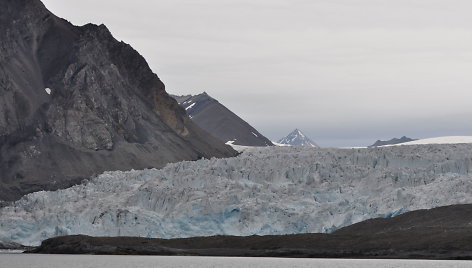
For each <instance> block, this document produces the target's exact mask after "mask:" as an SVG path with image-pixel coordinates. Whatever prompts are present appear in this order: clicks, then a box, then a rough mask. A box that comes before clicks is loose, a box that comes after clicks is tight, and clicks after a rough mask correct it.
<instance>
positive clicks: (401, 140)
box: [369, 136, 416, 147]
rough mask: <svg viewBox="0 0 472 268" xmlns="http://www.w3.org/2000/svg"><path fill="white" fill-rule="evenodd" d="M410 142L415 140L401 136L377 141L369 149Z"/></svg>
mask: <svg viewBox="0 0 472 268" xmlns="http://www.w3.org/2000/svg"><path fill="white" fill-rule="evenodd" d="M410 141H416V139H412V138H408V137H407V136H403V137H401V138H399V139H398V138H393V139H391V140H387V141H384V140H377V141H376V142H375V143H374V144H372V145H371V146H369V147H377V146H384V145H394V144H400V143H405V142H410Z"/></svg>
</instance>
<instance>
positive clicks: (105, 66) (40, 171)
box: [0, 0, 235, 200]
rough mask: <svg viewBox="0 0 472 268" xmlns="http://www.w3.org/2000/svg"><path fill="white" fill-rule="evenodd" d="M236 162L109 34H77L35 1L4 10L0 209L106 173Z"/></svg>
mask: <svg viewBox="0 0 472 268" xmlns="http://www.w3.org/2000/svg"><path fill="white" fill-rule="evenodd" d="M233 155H235V151H233V150H232V149H231V148H229V147H228V146H226V145H224V144H223V143H221V142H220V141H219V140H217V139H215V138H213V137H211V136H210V135H208V134H207V133H206V132H205V131H203V130H201V129H200V128H199V127H197V126H196V125H195V124H194V123H192V122H191V120H190V119H189V118H188V116H187V115H186V113H185V111H184V110H183V109H182V108H180V107H179V105H178V104H177V102H176V101H175V100H174V99H172V98H171V97H169V96H168V95H167V93H166V92H165V88H164V84H163V83H162V82H161V80H160V79H159V78H158V77H157V75H156V74H154V73H152V71H151V70H150V68H149V66H148V64H147V63H146V61H145V60H144V58H143V57H142V56H141V55H139V54H138V53H137V52H136V51H135V50H134V49H133V48H132V47H131V46H129V45H128V44H125V43H123V42H118V41H117V40H115V39H114V38H113V36H112V35H111V33H110V32H109V31H108V29H107V28H106V27H105V26H103V25H100V26H97V25H92V24H87V25H85V26H82V27H77V26H73V25H72V24H70V23H69V22H67V21H65V20H63V19H61V18H58V17H56V16H55V15H54V14H52V13H51V12H49V11H48V10H47V9H46V8H45V6H44V5H43V4H42V3H41V1H39V0H2V1H1V2H0V200H15V199H18V198H19V197H21V196H22V195H24V194H26V193H29V192H33V191H38V190H44V189H46V190H51V189H58V188H63V187H68V186H71V185H72V184H75V183H78V182H80V181H81V180H83V179H85V178H88V177H89V176H91V175H94V174H99V173H101V172H103V171H105V170H128V169H133V168H134V169H142V168H147V167H162V166H164V165H165V164H166V163H169V162H175V161H180V160H194V159H198V158H201V157H213V156H216V157H227V156H233Z"/></svg>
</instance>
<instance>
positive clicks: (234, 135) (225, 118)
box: [171, 92, 273, 146]
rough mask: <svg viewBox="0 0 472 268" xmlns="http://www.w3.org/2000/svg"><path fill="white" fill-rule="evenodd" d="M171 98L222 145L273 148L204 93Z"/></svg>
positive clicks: (252, 129) (244, 122) (265, 139)
mask: <svg viewBox="0 0 472 268" xmlns="http://www.w3.org/2000/svg"><path fill="white" fill-rule="evenodd" d="M171 96H172V97H173V98H174V99H176V100H177V102H178V103H179V105H180V106H182V107H183V108H184V109H185V110H186V111H187V113H188V115H189V116H190V118H191V119H192V120H193V121H194V122H195V123H196V124H197V125H198V126H199V127H201V128H202V129H204V130H206V131H207V132H209V133H210V134H212V135H213V136H215V137H216V138H218V139H220V140H221V141H222V142H224V143H227V142H232V143H233V144H235V145H242V146H273V144H272V142H271V141H270V140H269V139H267V138H266V137H264V136H263V135H262V134H261V133H260V132H259V131H257V130H256V129H255V128H254V127H252V126H251V125H249V124H248V123H247V122H246V121H244V120H243V119H242V118H241V117H239V116H238V115H236V114H235V113H233V112H232V111H231V110H229V109H228V108H227V107H225V106H224V105H223V104H221V103H220V102H219V101H218V100H216V99H214V98H212V97H211V96H210V95H208V93H206V92H203V93H201V94H197V95H183V96H177V95H171Z"/></svg>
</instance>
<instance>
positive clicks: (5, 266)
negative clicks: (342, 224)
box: [0, 254, 472, 268]
mask: <svg viewBox="0 0 472 268" xmlns="http://www.w3.org/2000/svg"><path fill="white" fill-rule="evenodd" d="M0 267H1V268H25V267H28V268H56V267H61V268H62V267H64V268H89V267H100V268H148V267H153V268H154V267H156V268H160V267H162V268H167V267H182V268H200V267H215V268H216V267H218V268H238V267H244V268H250V267H255V268H279V267H280V268H281V267H294V268H298V267H300V268H306V267H316V268H324V267H334V268H357V267H359V268H370V267H372V268H384V267H385V268H387V267H388V268H397V267H401V268H403V267H419V268H423V267H424V268H439V267H457V268H462V267H472V262H469V261H423V260H340V259H281V258H280V259H279V258H226V257H161V256H93V255H30V254H0Z"/></svg>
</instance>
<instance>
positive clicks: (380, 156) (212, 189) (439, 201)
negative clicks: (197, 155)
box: [0, 144, 472, 244]
mask: <svg viewBox="0 0 472 268" xmlns="http://www.w3.org/2000/svg"><path fill="white" fill-rule="evenodd" d="M471 170H472V145H470V144H461V145H423V146H398V147H383V148H366V149H320V148H316V149H313V148H308V147H267V148H252V149H251V150H247V151H245V152H244V153H242V154H241V155H239V156H238V157H235V158H229V159H202V160H199V161H195V162H180V163H175V164H169V165H168V166H166V167H165V168H163V169H161V170H155V169H152V170H143V171H129V172H107V173H104V174H102V175H100V176H98V177H97V178H95V179H93V180H91V181H90V182H88V183H87V184H85V185H78V186H74V187H72V188H69V189H65V190H59V191H56V192H37V193H33V194H30V195H27V196H25V197H23V198H22V199H21V200H19V201H17V202H15V203H13V204H11V205H9V206H7V207H4V208H2V209H0V241H1V240H3V241H14V242H19V243H22V244H38V243H39V242H40V241H41V240H43V239H45V238H48V237H52V236H57V235H66V234H79V233H81V234H88V235H94V236H117V235H126V236H144V237H163V238H171V237H188V236H208V235H215V234H228V235H252V234H260V235H263V234H285V233H305V232H330V231H332V230H335V229H336V228H339V227H342V226H346V225H349V224H352V223H355V222H359V221H362V220H365V219H368V218H373V217H388V216H392V215H396V214H399V213H402V212H405V211H409V210H416V209H422V208H432V207H437V206H443V205H449V204H458V203H472V175H471Z"/></svg>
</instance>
